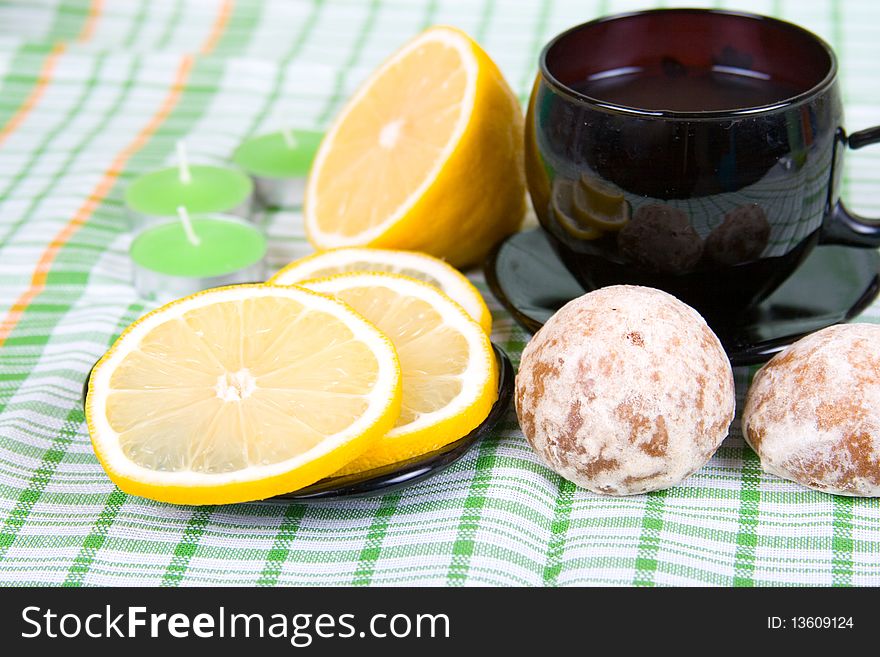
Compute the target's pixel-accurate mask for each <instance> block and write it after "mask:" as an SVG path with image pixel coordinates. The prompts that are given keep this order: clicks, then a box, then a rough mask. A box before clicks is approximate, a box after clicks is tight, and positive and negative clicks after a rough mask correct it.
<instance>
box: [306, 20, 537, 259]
mask: <svg viewBox="0 0 880 657" xmlns="http://www.w3.org/2000/svg"><path fill="white" fill-rule="evenodd" d="M522 144H523V118H522V110H521V108H520V106H519V102H518V101H517V99H516V97H515V96H514V95H513V93H512V92H511V90H510V87H509V86H508V85H507V83H506V82H505V80H504V78H503V77H502V75H501V72H500V71H499V70H498V67H497V66H496V65H495V64H494V62H492V60H491V59H489V56H488V55H486V53H485V52H484V51H483V50H482V49H481V48H480V47H479V46H478V45H477V44H476V43H475V42H474V41H473V40H472V39H471V38H470V37H468V36H467V35H466V34H464V33H463V32H461V31H459V30H457V29H454V28H451V27H433V28H430V29H428V30H426V31H425V32H423V33H422V34H421V35H419V36H418V37H416V38H415V39H414V40H413V41H411V42H409V43H408V44H406V45H405V46H403V47H402V48H401V49H400V50H398V51H397V52H396V53H395V54H394V55H392V56H391V57H390V58H389V59H388V60H387V61H386V62H385V63H384V64H382V65H381V66H380V67H379V69H378V70H376V71H375V72H374V73H373V74H372V75H371V76H370V78H369V79H367V81H366V82H365V83H364V84H363V85H362V86H361V88H360V89H359V90H358V91H357V92H356V93H355V95H354V97H353V98H352V99H351V100H350V101H349V103H348V105H347V106H346V107H345V108H344V109H343V110H342V112H341V114H340V115H339V116H338V118H337V119H336V121H335V123H334V124H333V126H332V127H331V128H330V130H329V131H328V133H327V136H326V137H325V138H324V141H323V142H322V143H321V146H320V148H319V149H318V153H317V155H316V157H315V162H314V164H313V166H312V170H311V172H310V175H309V180H308V184H307V186H306V196H305V202H304V215H305V226H306V233H307V235H308V238H309V240H310V241H311V242H312V244H313V245H314V246H315V247H316V248H318V249H329V248H336V247H341V246H375V247H384V248H393V249H409V250H412V251H424V252H426V253H430V254H432V255H435V256H438V257H441V258H444V259H446V260H448V261H449V262H450V263H451V264H453V265H455V266H457V267H462V266H467V265H473V264H476V263H478V262H479V261H480V260H481V259H482V258H483V257H484V256H485V255H486V253H487V252H488V251H489V249H491V248H492V246H493V244H495V243H496V242H497V241H499V240H500V239H502V238H503V237H505V236H507V235H509V234H510V233H512V232H515V231H516V230H517V228H518V227H519V225H520V223H521V221H522V218H523V213H524V207H525V184H524V172H523V157H522V149H523V146H522Z"/></svg>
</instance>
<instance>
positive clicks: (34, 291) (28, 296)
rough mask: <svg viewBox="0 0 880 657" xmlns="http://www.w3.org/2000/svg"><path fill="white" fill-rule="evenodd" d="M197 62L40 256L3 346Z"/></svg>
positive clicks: (213, 38)
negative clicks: (64, 250) (57, 260)
mask: <svg viewBox="0 0 880 657" xmlns="http://www.w3.org/2000/svg"><path fill="white" fill-rule="evenodd" d="M232 6H233V3H232V1H231V0H226V1H225V2H224V3H223V5H222V6H221V7H220V11H219V12H218V14H217V18H216V19H215V20H214V25H213V26H212V28H211V31H210V33H209V34H208V37H207V38H206V39H205V42H204V43H203V44H202V47H201V49H200V50H199V52H201V53H207V52H210V51H211V50H212V49H213V48H214V47H215V46H216V45H217V42H218V41H219V40H220V37H221V36H222V34H223V30H224V29H225V28H226V23H227V22H228V20H229V14H230V13H231V12H232ZM59 54H60V53H59ZM193 63H194V57H193V56H192V55H186V56H185V57H184V58H183V60H182V61H181V62H180V66H179V67H178V69H177V75H176V76H175V79H174V83H173V84H172V85H171V89H169V91H168V95H167V96H166V97H165V99H164V101H163V102H162V105H161V106H160V107H159V109H158V110H157V111H156V113H155V114H154V115H153V116H152V118H151V119H150V121H149V122H148V123H147V125H145V126H144V127H143V128H142V129H141V131H140V132H139V133H138V134H137V136H135V138H134V139H133V140H132V141H131V142H130V143H129V144H128V145H127V146H126V147H125V148H124V149H122V151H120V152H119V154H118V155H117V156H116V158H115V159H114V160H113V163H112V164H111V165H110V166H109V167H108V168H107V170H106V171H104V175H103V176H102V177H101V180H100V181H99V182H98V184H97V185H96V186H95V188H94V189H93V190H92V193H91V194H89V195H88V197H87V198H86V200H85V202H84V203H83V204H82V205H81V206H80V207H79V208H78V209H77V211H76V213H74V215H73V217H72V218H71V220H70V221H69V222H67V224H66V225H65V226H64V228H62V229H61V230H60V231H59V232H58V234H57V235H56V236H55V238H54V239H53V240H52V241H51V242H50V243H49V246H48V247H47V248H46V250H45V251H44V252H43V254H42V255H41V256H40V259H39V260H38V261H37V266H36V268H35V269H34V274H33V276H32V277H31V284H30V287H29V288H28V289H27V290H25V291H24V292H23V293H22V294H21V296H20V297H19V298H18V299H16V301H15V303H13V304H12V306H11V307H10V309H9V312H8V313H7V315H6V318H5V319H4V320H3V322H2V323H0V347H2V346H3V344H4V343H5V342H6V340H7V339H8V338H9V336H10V335H11V334H12V331H13V330H14V329H15V327H16V326H17V325H18V322H19V321H21V318H22V316H23V315H24V313H25V311H26V310H27V308H28V306H30V304H31V302H32V301H33V300H34V299H35V298H36V297H37V295H39V294H40V292H42V291H43V290H44V289H45V288H46V281H47V279H48V277H49V270H50V269H51V267H52V263H53V262H54V261H55V258H56V257H57V255H58V252H59V251H60V250H61V248H62V247H63V246H64V245H65V244H66V243H67V242H68V240H69V239H70V238H71V236H72V235H73V234H74V233H75V232H76V231H77V230H78V229H79V228H80V227H81V226H82V225H83V224H84V223H85V222H86V221H87V220H88V218H89V217H90V216H91V215H92V213H93V212H94V211H95V209H96V208H97V207H98V205H100V203H101V202H102V201H103V200H104V198H105V197H106V196H107V194H109V193H110V190H111V189H112V188H113V185H114V184H115V183H116V180H117V178H119V175H120V174H121V173H122V170H123V169H124V168H125V165H126V164H127V163H128V161H129V160H130V159H131V157H132V156H133V155H134V154H135V153H137V152H138V151H139V150H140V149H141V148H143V147H144V145H145V144H146V143H147V141H148V140H149V139H150V137H152V136H153V133H154V132H156V130H157V129H158V128H159V126H160V125H162V122H163V121H164V120H165V119H166V118H168V115H169V114H170V113H171V111H172V110H173V109H174V107H175V106H176V105H177V103H178V102H179V101H180V97H181V96H182V95H183V90H184V88H185V86H186V83H187V80H188V79H189V74H190V72H191V71H192V67H193ZM41 77H42V76H41Z"/></svg>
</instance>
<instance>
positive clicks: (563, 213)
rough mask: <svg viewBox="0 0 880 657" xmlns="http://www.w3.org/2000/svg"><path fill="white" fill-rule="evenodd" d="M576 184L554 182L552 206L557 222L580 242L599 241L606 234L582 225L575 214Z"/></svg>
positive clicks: (562, 180) (560, 180)
mask: <svg viewBox="0 0 880 657" xmlns="http://www.w3.org/2000/svg"><path fill="white" fill-rule="evenodd" d="M574 188H575V183H573V182H572V181H570V180H564V179H562V178H557V179H556V180H555V181H553V197H552V199H551V201H550V205H551V207H552V208H553V216H554V217H556V222H557V223H558V224H559V225H560V226H562V228H563V229H564V230H565V232H566V233H568V234H569V235H571V236H572V237H574V238H576V239H579V240H595V239H599V238H600V237H602V235H604V233H603V232H602V231H601V230H599V229H598V228H596V227H594V226H590V225H584V224H583V223H581V222H580V221H579V219H578V217H577V215H575V213H574Z"/></svg>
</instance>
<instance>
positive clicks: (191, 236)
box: [130, 210, 266, 301]
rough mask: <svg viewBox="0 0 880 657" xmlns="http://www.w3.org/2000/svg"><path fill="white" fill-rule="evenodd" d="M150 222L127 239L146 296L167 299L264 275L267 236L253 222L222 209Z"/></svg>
mask: <svg viewBox="0 0 880 657" xmlns="http://www.w3.org/2000/svg"><path fill="white" fill-rule="evenodd" d="M182 212H183V214H184V219H185V221H183V220H178V219H171V220H166V221H162V222H158V223H153V224H151V225H148V226H147V227H145V228H144V229H143V230H141V231H140V232H139V233H138V234H137V235H136V236H135V238H134V239H133V240H132V243H131V249H130V254H131V259H132V261H133V263H134V283H135V287H136V288H137V290H138V293H139V294H140V295H141V296H143V297H145V298H148V299H157V300H159V301H169V300H171V299H175V298H178V297H181V296H185V295H187V294H192V293H194V292H198V291H199V290H204V289H207V288H211V287H217V286H220V285H232V284H234V283H247V282H255V281H260V280H263V277H264V271H263V262H264V258H265V255H266V238H265V237H264V236H263V234H262V232H260V230H259V229H257V228H256V227H255V226H254V225H253V224H250V223H248V222H245V221H242V220H241V219H239V218H238V217H234V216H230V215H221V214H211V215H196V216H193V217H192V218H191V219H190V218H189V215H188V213H186V211H185V210H183V211H182Z"/></svg>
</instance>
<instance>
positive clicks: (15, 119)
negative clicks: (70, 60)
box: [0, 43, 67, 146]
mask: <svg viewBox="0 0 880 657" xmlns="http://www.w3.org/2000/svg"><path fill="white" fill-rule="evenodd" d="M66 49H67V45H66V44H64V43H57V44H55V47H54V48H52V52H50V53H49V56H48V57H46V61H45V62H43V68H41V69H40V77H39V78H37V84H36V86H34V88H33V89H32V90H31V93H30V94H29V95H28V97H27V98H26V99H25V101H24V102H23V103H22V104H21V107H19V108H18V110H17V111H16V112H15V114H13V115H12V118H11V119H9V121H7V122H6V125H5V126H3V129H2V130H0V146H2V145H3V142H5V141H6V139H7V138H8V137H9V135H11V134H12V133H13V132H15V131H16V130H17V129H18V126H20V125H21V124H22V123H23V122H24V120H25V119H26V118H27V117H28V115H29V114H30V113H31V112H32V111H33V109H34V107H36V106H37V103H38V102H40V98H42V97H43V94H44V93H45V92H46V87H48V86H49V83H50V82H51V81H52V76H53V75H54V73H55V66H56V65H57V64H58V60H59V59H60V58H61V55H63V54H64V51H65V50H66Z"/></svg>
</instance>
